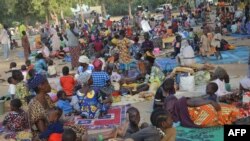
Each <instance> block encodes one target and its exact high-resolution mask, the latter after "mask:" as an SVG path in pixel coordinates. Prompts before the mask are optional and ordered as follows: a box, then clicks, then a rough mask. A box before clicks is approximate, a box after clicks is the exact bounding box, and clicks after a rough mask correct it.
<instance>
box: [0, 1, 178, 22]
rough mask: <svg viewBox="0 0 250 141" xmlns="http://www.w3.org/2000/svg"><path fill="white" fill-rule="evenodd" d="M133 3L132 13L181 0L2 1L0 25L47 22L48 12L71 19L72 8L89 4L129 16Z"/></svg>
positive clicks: (111, 12) (0, 3)
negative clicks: (139, 7) (140, 8)
mask: <svg viewBox="0 0 250 141" xmlns="http://www.w3.org/2000/svg"><path fill="white" fill-rule="evenodd" d="M129 1H131V2H132V3H131V4H132V5H131V10H132V13H134V12H135V8H136V7H137V5H142V6H148V7H149V10H154V9H155V8H156V7H157V6H158V5H160V4H163V3H174V2H175V3H176V2H179V0H0V23H6V24H10V25H11V24H12V23H13V21H18V22H21V23H24V22H25V20H29V23H30V24H31V23H34V22H35V21H42V22H43V21H45V16H46V11H49V12H52V13H56V14H57V15H58V18H60V13H61V11H63V13H64V15H65V17H71V16H72V13H71V10H70V8H71V7H76V4H80V3H82V4H87V5H90V6H97V5H102V6H104V7H105V9H106V11H107V14H110V15H113V16H119V15H128V3H129Z"/></svg>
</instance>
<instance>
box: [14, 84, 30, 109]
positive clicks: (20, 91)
mask: <svg viewBox="0 0 250 141" xmlns="http://www.w3.org/2000/svg"><path fill="white" fill-rule="evenodd" d="M29 95H30V94H29V90H28V87H27V86H26V84H25V83H24V82H23V81H21V82H19V83H18V84H17V85H16V96H17V98H19V99H20V100H21V101H22V104H23V105H24V106H27V102H26V101H25V97H27V96H29Z"/></svg>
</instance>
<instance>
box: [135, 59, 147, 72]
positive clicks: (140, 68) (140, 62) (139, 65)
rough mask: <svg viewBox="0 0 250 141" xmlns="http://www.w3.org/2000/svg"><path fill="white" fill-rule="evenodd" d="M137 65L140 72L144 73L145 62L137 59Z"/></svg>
mask: <svg viewBox="0 0 250 141" xmlns="http://www.w3.org/2000/svg"><path fill="white" fill-rule="evenodd" d="M137 67H138V69H139V70H140V73H141V74H146V67H145V63H144V62H143V61H138V63H137Z"/></svg>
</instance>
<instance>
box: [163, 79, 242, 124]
mask: <svg viewBox="0 0 250 141" xmlns="http://www.w3.org/2000/svg"><path fill="white" fill-rule="evenodd" d="M217 90H218V86H217V85H216V84H215V83H209V84H208V85H207V88H206V93H207V95H205V96H202V97H195V98H188V97H182V98H180V99H177V98H176V97H175V96H174V95H172V96H168V97H167V98H166V99H165V101H164V109H165V110H167V111H168V112H170V113H171V115H172V118H173V120H174V122H180V123H181V125H182V126H184V127H193V128H201V127H211V126H221V125H225V124H232V123H233V122H234V121H236V120H237V118H238V117H239V116H240V112H239V109H237V108H236V107H234V106H232V105H227V104H222V103H217V102H216V99H217V96H216V95H215V92H216V91H217ZM202 115H205V116H202Z"/></svg>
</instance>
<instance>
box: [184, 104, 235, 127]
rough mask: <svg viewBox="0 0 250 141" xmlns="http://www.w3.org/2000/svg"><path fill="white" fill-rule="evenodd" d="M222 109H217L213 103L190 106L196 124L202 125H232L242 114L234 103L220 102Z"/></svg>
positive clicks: (189, 109) (190, 113) (191, 116)
mask: <svg viewBox="0 0 250 141" xmlns="http://www.w3.org/2000/svg"><path fill="white" fill-rule="evenodd" d="M220 106H221V111H216V110H215V109H214V107H213V106H212V105H203V106H199V107H192V108H191V107H188V111H189V115H190V118H191V119H192V121H193V122H194V124H196V125H199V126H201V127H212V126H222V125H230V124H232V123H233V122H234V121H236V120H237V119H238V118H239V116H240V111H239V109H237V108H236V107H235V106H233V105H228V104H220Z"/></svg>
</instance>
